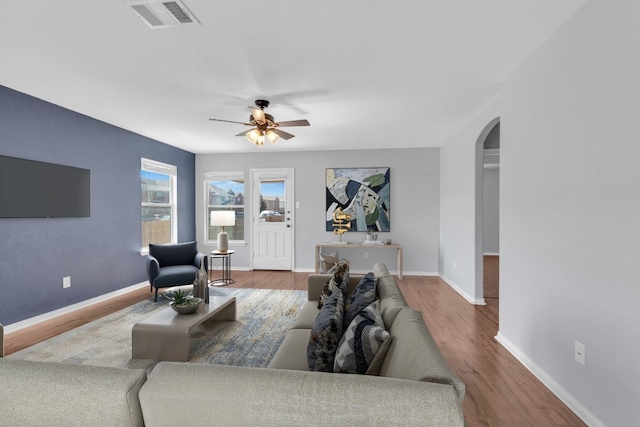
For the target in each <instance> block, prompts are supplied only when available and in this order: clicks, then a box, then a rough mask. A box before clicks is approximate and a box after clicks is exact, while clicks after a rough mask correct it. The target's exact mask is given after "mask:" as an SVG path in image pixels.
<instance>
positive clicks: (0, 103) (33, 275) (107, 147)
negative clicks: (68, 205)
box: [0, 86, 195, 325]
mask: <svg viewBox="0 0 640 427" xmlns="http://www.w3.org/2000/svg"><path fill="white" fill-rule="evenodd" d="M96 102H99V100H96ZM0 154H1V155H5V156H11V157H20V158H26V159H31V160H39V161H45V162H50V163H58V164H63V165H68V166H75V167H80V168H85V169H89V170H90V171H91V216H90V217H89V218H51V219H32V218H29V219H27V218H15V219H13V218H11V219H2V218H0V323H2V324H4V325H9V324H11V323H15V322H18V321H21V320H24V319H28V318H30V317H33V316H36V315H39V314H43V313H46V312H49V311H52V310H56V309H59V308H61V307H65V306H68V305H70V304H74V303H78V302H81V301H84V300H87V299H90V298H93V297H96V296H99V295H103V294H106V293H108V292H112V291H115V290H118V289H122V288H126V287H128V286H131V285H134V284H136V283H140V282H143V281H145V280H146V270H145V265H146V264H145V261H146V257H143V256H141V255H140V245H141V224H140V203H141V200H140V199H141V195H140V159H141V158H142V157H145V158H148V159H152V160H157V161H161V162H165V163H170V164H173V165H176V166H177V168H178V223H179V225H178V241H179V242H185V241H189V240H195V155H194V154H193V153H189V152H187V151H184V150H180V149H177V148H175V147H171V146H169V145H166V144H163V143H160V142H158V141H154V140H151V139H149V138H145V137H143V136H140V135H137V134H135V133H132V132H129V131H126V130H123V129H121V128H118V127H115V126H112V125H109V124H106V123H104V122H101V121H99V120H95V119H92V118H89V117H87V116H84V115H82V114H78V113H75V112H72V111H69V110H67V109H65V108H62V107H59V106H56V105H53V104H50V103H48V102H45V101H42V100H40V99H37V98H33V97H31V96H28V95H25V94H23V93H20V92H16V91H14V90H12V89H9V88H6V87H3V86H0ZM42 185H45V186H46V185H47V183H46V182H43V183H42ZM0 203H2V201H1V200H0ZM64 276H71V287H70V288H67V289H63V288H62V278H63V277H64ZM150 295H151V293H150Z"/></svg>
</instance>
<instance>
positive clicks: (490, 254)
mask: <svg viewBox="0 0 640 427" xmlns="http://www.w3.org/2000/svg"><path fill="white" fill-rule="evenodd" d="M482 255H484V256H500V252H484V253H483V254H482Z"/></svg>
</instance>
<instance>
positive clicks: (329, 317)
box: [307, 292, 344, 372]
mask: <svg viewBox="0 0 640 427" xmlns="http://www.w3.org/2000/svg"><path fill="white" fill-rule="evenodd" d="M343 309H344V295H343V293H342V292H334V293H333V294H331V296H330V297H329V299H327V301H326V302H325V303H324V306H323V307H322V309H321V310H320V313H319V314H318V317H317V318H316V321H315V323H314V324H313V328H311V336H310V337H309V344H307V362H308V364H309V370H311V371H323V372H333V362H334V358H335V356H336V350H337V349H338V343H339V342H340V339H341V338H342V333H343V330H344V328H343V326H342V312H343Z"/></svg>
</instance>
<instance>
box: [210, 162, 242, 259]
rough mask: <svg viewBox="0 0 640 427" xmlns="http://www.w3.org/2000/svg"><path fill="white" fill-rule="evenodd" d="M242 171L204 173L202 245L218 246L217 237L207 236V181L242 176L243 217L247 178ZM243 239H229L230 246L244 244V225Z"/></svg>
mask: <svg viewBox="0 0 640 427" xmlns="http://www.w3.org/2000/svg"><path fill="white" fill-rule="evenodd" d="M244 175H245V174H244V171H209V172H205V173H204V178H203V180H204V185H203V187H204V190H203V192H204V196H203V197H204V228H203V230H204V237H205V239H204V242H203V245H204V246H215V247H218V237H217V236H214V238H213V239H212V238H211V236H209V215H208V213H209V188H208V183H209V181H222V180H234V179H238V178H242V180H243V181H244V212H245V218H246V216H247V180H246V179H245V176H244ZM244 237H245V239H244V240H229V246H230V247H241V246H246V245H247V243H246V237H247V236H246V226H245V236H244Z"/></svg>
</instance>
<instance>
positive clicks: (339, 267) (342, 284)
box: [318, 260, 349, 309]
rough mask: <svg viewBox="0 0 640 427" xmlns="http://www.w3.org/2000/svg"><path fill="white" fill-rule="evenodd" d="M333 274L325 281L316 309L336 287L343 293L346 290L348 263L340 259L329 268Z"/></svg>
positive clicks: (319, 307)
mask: <svg viewBox="0 0 640 427" xmlns="http://www.w3.org/2000/svg"><path fill="white" fill-rule="evenodd" d="M330 271H331V273H332V274H333V276H331V278H330V279H329V280H328V281H327V283H326V284H325V285H324V288H323V289H322V293H321V294H320V298H319V299H318V309H321V308H322V306H323V305H324V303H325V301H326V300H327V298H329V297H330V296H331V294H333V292H334V291H335V290H336V289H341V290H342V292H343V293H346V292H347V287H348V286H349V263H348V262H346V261H344V260H343V261H340V262H339V263H337V264H336V265H335V266H334V267H333V268H332V269H331V270H330Z"/></svg>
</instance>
